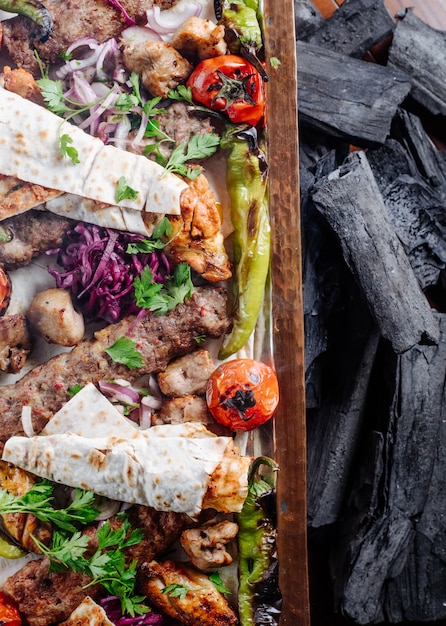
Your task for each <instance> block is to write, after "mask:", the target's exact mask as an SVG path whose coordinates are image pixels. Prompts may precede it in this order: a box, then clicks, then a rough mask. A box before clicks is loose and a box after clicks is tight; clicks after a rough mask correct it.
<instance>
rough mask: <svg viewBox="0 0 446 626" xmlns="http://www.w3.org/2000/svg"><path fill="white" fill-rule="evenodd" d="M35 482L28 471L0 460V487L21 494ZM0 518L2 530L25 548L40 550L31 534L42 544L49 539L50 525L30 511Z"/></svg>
mask: <svg viewBox="0 0 446 626" xmlns="http://www.w3.org/2000/svg"><path fill="white" fill-rule="evenodd" d="M35 482H36V477H35V476H33V475H32V474H30V473H29V472H25V470H22V469H20V468H19V467H14V466H13V465H10V464H9V463H5V462H4V461H0V488H1V489H4V490H5V491H8V492H9V493H13V494H14V495H18V496H22V495H23V494H25V493H26V492H27V491H29V490H30V489H31V487H33V485H34V484H35ZM0 519H1V526H2V528H3V529H4V531H5V532H6V533H7V534H8V535H9V536H10V537H12V539H14V541H15V542H16V543H18V544H20V545H21V546H22V547H23V548H24V549H25V550H28V551H30V552H40V550H39V548H38V547H37V546H36V544H35V543H34V541H33V537H32V536H34V537H36V539H38V540H39V541H41V542H42V543H44V544H48V543H49V542H50V540H51V534H52V533H51V527H50V525H49V524H47V523H45V522H40V521H39V520H38V519H37V518H36V517H35V516H34V515H32V514H31V513H29V514H28V513H6V514H3V515H1V516H0Z"/></svg>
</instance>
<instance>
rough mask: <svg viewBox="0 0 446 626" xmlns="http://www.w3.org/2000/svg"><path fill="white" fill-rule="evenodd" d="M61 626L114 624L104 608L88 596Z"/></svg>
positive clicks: (105, 625) (111, 625) (107, 625)
mask: <svg viewBox="0 0 446 626" xmlns="http://www.w3.org/2000/svg"><path fill="white" fill-rule="evenodd" d="M59 626H113V622H111V621H110V620H109V619H108V617H107V614H106V612H105V611H104V609H103V608H102V607H101V606H99V604H97V603H96V602H95V601H94V600H93V599H92V598H90V596H87V597H86V598H85V600H83V601H82V602H81V603H80V604H79V606H78V607H76V608H75V609H74V611H73V612H72V613H71V615H70V617H69V618H68V619H66V620H65V621H64V622H61V623H60V624H59Z"/></svg>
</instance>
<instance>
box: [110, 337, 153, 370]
mask: <svg viewBox="0 0 446 626" xmlns="http://www.w3.org/2000/svg"><path fill="white" fill-rule="evenodd" d="M105 352H106V353H107V354H108V356H109V357H110V358H111V359H112V360H113V361H114V362H115V363H121V365H127V367H128V368H129V369H137V368H138V367H142V366H143V365H144V360H143V358H142V356H141V353H140V352H139V351H138V349H137V347H136V343H135V342H134V341H132V340H131V339H129V338H128V337H119V338H118V339H117V340H116V341H115V343H114V344H113V345H111V346H110V347H109V348H107V349H106V350H105Z"/></svg>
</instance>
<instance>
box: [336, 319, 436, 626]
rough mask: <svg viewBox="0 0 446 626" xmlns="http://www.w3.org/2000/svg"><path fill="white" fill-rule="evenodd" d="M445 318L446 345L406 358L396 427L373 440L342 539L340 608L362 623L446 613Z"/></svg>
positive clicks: (398, 384) (398, 385)
mask: <svg viewBox="0 0 446 626" xmlns="http://www.w3.org/2000/svg"><path fill="white" fill-rule="evenodd" d="M436 317H437V319H438V321H439V328H440V339H439V342H438V344H437V345H435V346H416V347H414V348H413V349H412V350H410V351H407V352H405V353H404V354H402V355H399V356H398V357H397V363H396V368H395V372H396V377H395V391H394V396H393V401H392V403H391V408H390V411H389V418H388V420H387V426H386V427H383V428H382V430H380V431H379V432H376V430H375V432H371V437H370V439H369V440H368V441H366V442H365V455H364V459H365V460H367V456H368V458H369V459H372V462H371V463H370V464H369V465H368V466H365V465H364V464H363V465H362V472H361V474H357V480H356V481H355V483H354V485H353V487H352V490H351V497H350V499H349V502H348V505H347V506H346V507H345V509H344V515H343V517H342V519H341V522H340V523H339V526H338V528H339V536H338V537H337V538H336V540H334V541H333V544H332V545H333V549H332V554H331V559H330V561H331V568H332V575H333V579H334V580H335V581H336V582H335V588H334V589H335V602H336V606H337V608H338V610H339V611H340V612H342V613H343V614H344V615H345V616H347V617H348V618H350V619H352V620H354V621H355V622H356V623H358V624H376V623H379V622H381V621H383V620H386V622H389V623H398V622H401V621H405V620H407V621H421V622H427V621H430V620H431V621H434V620H439V619H445V618H446V605H445V602H444V597H445V593H446V517H445V515H444V511H445V507H446V486H445V479H444V477H445V474H446V396H445V394H444V387H445V380H446V316H445V315H444V314H436ZM376 426H379V425H378V424H377V425H376ZM366 467H368V470H369V471H365V470H366ZM365 495H366V496H367V497H365Z"/></svg>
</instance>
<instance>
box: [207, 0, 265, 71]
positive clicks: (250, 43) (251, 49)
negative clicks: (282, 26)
mask: <svg viewBox="0 0 446 626" xmlns="http://www.w3.org/2000/svg"><path fill="white" fill-rule="evenodd" d="M214 6H215V13H216V15H217V16H218V17H217V19H218V22H219V24H223V25H224V27H225V39H226V42H227V44H228V47H229V50H230V52H232V54H238V55H240V56H243V57H245V59H247V60H248V61H249V62H250V63H251V64H252V65H254V67H255V68H256V70H257V71H258V72H259V74H260V75H261V77H262V78H263V80H264V81H267V80H268V74H267V72H266V70H265V68H264V67H263V65H262V62H261V59H260V58H259V53H260V51H261V50H262V48H263V37H262V29H261V26H260V20H261V19H262V16H261V13H260V8H259V4H258V2H256V0H223V1H222V2H218V0H217V2H216V3H215V5H214Z"/></svg>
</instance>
